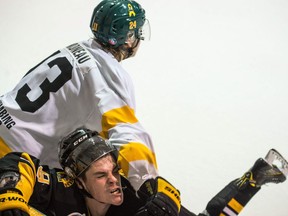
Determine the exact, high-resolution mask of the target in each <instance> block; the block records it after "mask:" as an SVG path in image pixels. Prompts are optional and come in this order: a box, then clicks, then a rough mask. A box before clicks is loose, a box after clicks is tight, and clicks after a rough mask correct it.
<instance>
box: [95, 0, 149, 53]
mask: <svg viewBox="0 0 288 216" xmlns="http://www.w3.org/2000/svg"><path fill="white" fill-rule="evenodd" d="M145 20H146V18H145V10H144V9H143V8H142V7H141V5H139V4H138V3H137V2H135V1H133V0H103V1H102V2H101V3H100V4H99V5H98V6H96V8H95V9H94V11H93V15H92V18H91V22H90V28H91V31H92V33H93V34H94V36H95V38H96V39H97V41H99V42H100V43H101V44H103V45H110V46H111V47H113V48H117V47H119V46H121V45H123V44H124V43H125V42H126V39H127V35H128V32H129V31H134V32H135V36H136V37H137V38H138V39H141V36H140V34H141V30H140V29H141V27H142V26H143V25H144V23H145Z"/></svg>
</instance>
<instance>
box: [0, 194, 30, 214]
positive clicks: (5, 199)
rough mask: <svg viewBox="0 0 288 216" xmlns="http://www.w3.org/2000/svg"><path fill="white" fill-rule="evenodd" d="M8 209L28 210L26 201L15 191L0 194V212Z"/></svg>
mask: <svg viewBox="0 0 288 216" xmlns="http://www.w3.org/2000/svg"><path fill="white" fill-rule="evenodd" d="M10 209H20V210H21V211H24V212H27V213H28V212H29V210H28V205H27V201H26V200H25V199H24V198H23V196H21V195H20V194H17V193H4V194H0V212H1V211H5V210H10Z"/></svg>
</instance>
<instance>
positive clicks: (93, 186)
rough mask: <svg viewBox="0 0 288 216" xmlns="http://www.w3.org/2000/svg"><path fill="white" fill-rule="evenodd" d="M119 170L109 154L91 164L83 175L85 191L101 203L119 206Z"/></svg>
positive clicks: (121, 196) (120, 196) (120, 188)
mask: <svg viewBox="0 0 288 216" xmlns="http://www.w3.org/2000/svg"><path fill="white" fill-rule="evenodd" d="M118 171H119V168H118V166H117V164H116V162H115V160H114V158H113V157H112V156H111V155H110V154H109V155H107V156H104V157H103V158H101V159H99V160H97V161H95V162H93V163H92V164H91V165H90V167H89V168H88V170H87V171H86V173H85V176H86V178H85V181H84V183H85V186H86V190H87V191H88V192H89V193H90V194H91V195H92V196H93V197H94V198H95V199H96V200H98V201H100V202H102V203H107V204H112V205H120V204H121V203H122V202H123V192H122V187H121V181H120V174H119V172H118Z"/></svg>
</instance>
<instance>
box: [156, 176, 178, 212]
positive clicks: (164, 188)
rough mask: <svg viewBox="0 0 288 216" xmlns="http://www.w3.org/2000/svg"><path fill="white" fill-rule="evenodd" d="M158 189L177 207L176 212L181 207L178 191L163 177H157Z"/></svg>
mask: <svg viewBox="0 0 288 216" xmlns="http://www.w3.org/2000/svg"><path fill="white" fill-rule="evenodd" d="M157 181H158V191H157V192H162V193H164V194H165V195H167V196H168V197H169V198H170V199H171V200H173V202H174V203H175V204H176V206H177V208H178V212H180V207H181V199H180V192H179V191H178V190H177V189H176V188H175V187H174V186H173V185H171V184H170V183H169V182H167V181H166V180H165V179H163V178H161V177H158V178H157Z"/></svg>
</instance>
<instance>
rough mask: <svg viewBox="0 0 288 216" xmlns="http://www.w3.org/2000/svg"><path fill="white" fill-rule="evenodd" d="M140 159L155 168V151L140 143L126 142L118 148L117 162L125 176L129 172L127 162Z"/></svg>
mask: <svg viewBox="0 0 288 216" xmlns="http://www.w3.org/2000/svg"><path fill="white" fill-rule="evenodd" d="M140 160H145V161H148V162H149V163H150V164H153V165H154V167H155V168H156V169H157V163H156V157H155V153H154V152H152V151H151V150H150V149H149V148H148V147H147V146H145V145H143V144H141V143H128V144H125V145H123V146H122V147H121V148H120V150H119V157H118V163H119V165H120V167H121V169H122V171H123V172H124V175H125V176H126V177H127V176H128V173H129V163H130V162H132V161H140Z"/></svg>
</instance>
